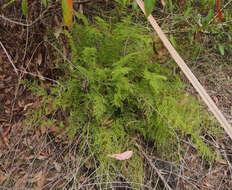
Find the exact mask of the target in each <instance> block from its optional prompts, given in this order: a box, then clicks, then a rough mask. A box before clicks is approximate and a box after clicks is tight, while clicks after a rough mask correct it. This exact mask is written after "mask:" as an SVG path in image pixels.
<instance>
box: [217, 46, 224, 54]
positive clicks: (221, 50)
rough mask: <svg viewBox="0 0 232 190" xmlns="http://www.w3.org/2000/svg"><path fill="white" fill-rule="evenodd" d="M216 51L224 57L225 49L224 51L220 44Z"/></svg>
mask: <svg viewBox="0 0 232 190" xmlns="http://www.w3.org/2000/svg"><path fill="white" fill-rule="evenodd" d="M218 50H219V52H220V54H221V55H225V49H224V46H223V45H222V44H219V45H218Z"/></svg>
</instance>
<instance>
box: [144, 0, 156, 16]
mask: <svg viewBox="0 0 232 190" xmlns="http://www.w3.org/2000/svg"><path fill="white" fill-rule="evenodd" d="M155 2H156V0H144V8H145V12H146V16H147V17H148V16H149V15H150V14H151V12H152V10H153V8H154V7H155Z"/></svg>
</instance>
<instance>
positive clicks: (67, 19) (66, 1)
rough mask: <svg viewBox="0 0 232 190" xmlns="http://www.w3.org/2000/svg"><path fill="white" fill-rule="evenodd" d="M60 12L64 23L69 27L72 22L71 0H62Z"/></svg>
mask: <svg viewBox="0 0 232 190" xmlns="http://www.w3.org/2000/svg"><path fill="white" fill-rule="evenodd" d="M62 12H63V17H64V23H65V25H66V26H68V27H69V28H70V26H71V23H72V12H73V4H72V0H62Z"/></svg>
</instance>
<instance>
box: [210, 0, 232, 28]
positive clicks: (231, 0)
mask: <svg viewBox="0 0 232 190" xmlns="http://www.w3.org/2000/svg"><path fill="white" fill-rule="evenodd" d="M231 2H232V0H230V1H228V2H227V3H226V4H225V5H224V6H223V7H222V8H221V9H220V11H223V10H224V9H225V8H226V7H227V6H228V5H229V4H230V3H231ZM217 16H218V13H217V14H216V15H215V16H214V17H213V18H212V19H211V20H210V21H209V24H211V23H212V22H213V21H214V20H215V18H217Z"/></svg>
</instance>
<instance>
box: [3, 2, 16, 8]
mask: <svg viewBox="0 0 232 190" xmlns="http://www.w3.org/2000/svg"><path fill="white" fill-rule="evenodd" d="M15 1H16V0H10V1H9V2H7V3H5V4H4V5H2V9H5V8H6V7H7V6H9V5H11V4H12V3H14V2H15Z"/></svg>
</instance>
